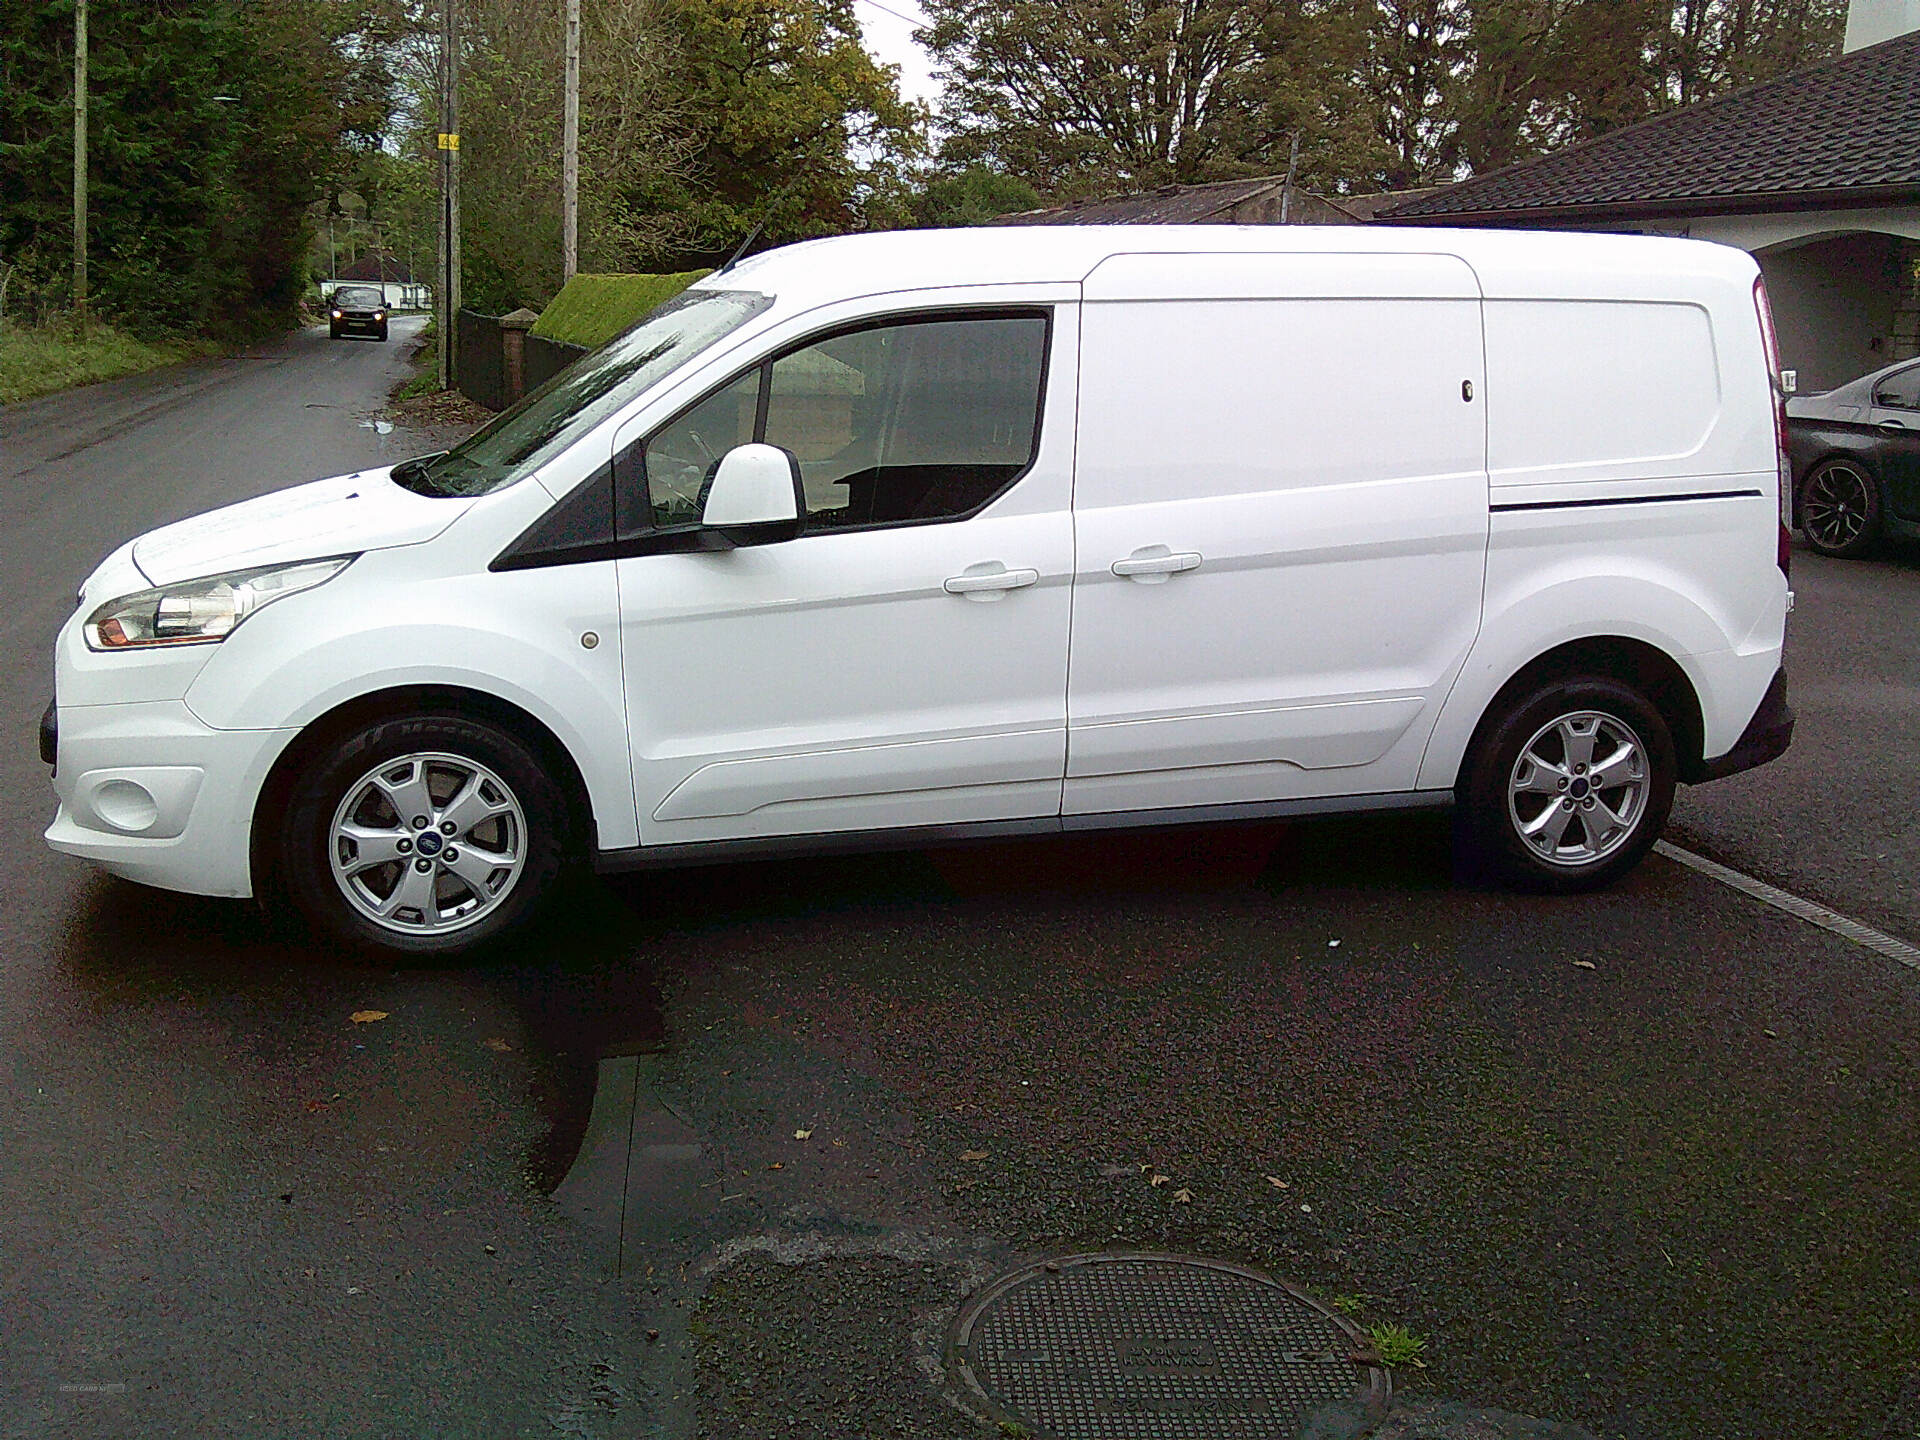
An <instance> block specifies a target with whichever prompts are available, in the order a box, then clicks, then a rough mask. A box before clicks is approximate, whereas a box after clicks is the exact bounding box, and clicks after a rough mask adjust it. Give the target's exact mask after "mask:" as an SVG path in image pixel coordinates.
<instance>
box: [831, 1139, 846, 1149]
mask: <svg viewBox="0 0 1920 1440" xmlns="http://www.w3.org/2000/svg"><path fill="white" fill-rule="evenodd" d="M833 1148H834V1149H836V1150H844V1149H846V1148H847V1142H846V1141H845V1140H841V1139H838V1138H836V1139H835V1140H834V1142H833Z"/></svg>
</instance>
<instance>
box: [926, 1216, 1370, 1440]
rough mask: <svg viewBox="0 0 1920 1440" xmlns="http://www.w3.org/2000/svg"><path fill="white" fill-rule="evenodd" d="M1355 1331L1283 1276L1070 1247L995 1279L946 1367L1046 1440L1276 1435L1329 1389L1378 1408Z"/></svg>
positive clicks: (975, 1304)
mask: <svg viewBox="0 0 1920 1440" xmlns="http://www.w3.org/2000/svg"><path fill="white" fill-rule="evenodd" d="M1370 1348H1371V1347H1370V1346H1369V1345H1368V1343H1367V1340H1366V1337H1365V1336H1364V1335H1362V1334H1361V1333H1360V1332H1359V1330H1357V1329H1356V1328H1355V1327H1354V1326H1353V1325H1352V1324H1351V1323H1350V1322H1348V1321H1347V1320H1346V1319H1345V1318H1344V1317H1342V1316H1340V1315H1338V1314H1336V1313H1335V1312H1334V1311H1332V1310H1329V1309H1328V1308H1327V1307H1326V1306H1324V1305H1322V1304H1320V1303H1319V1301H1317V1300H1314V1299H1313V1298H1311V1297H1310V1296H1308V1295H1306V1294H1304V1293H1302V1292H1301V1291H1299V1290H1297V1289H1295V1288H1294V1287H1292V1286H1290V1285H1287V1284H1284V1283H1282V1282H1281V1281H1278V1280H1274V1279H1272V1278H1270V1277H1269V1276H1266V1275H1262V1274H1261V1273H1260V1272H1259V1271H1257V1270H1249V1269H1246V1268H1245V1267H1244V1266H1240V1265H1229V1264H1226V1263H1225V1262H1223V1261H1219V1260H1205V1259H1199V1258H1196V1257H1193V1256H1185V1255H1148V1254H1118V1253H1109V1254H1096V1255H1070V1256H1065V1257H1062V1258H1060V1259H1057V1260H1048V1261H1045V1262H1043V1263H1041V1264H1038V1265H1031V1266H1028V1267H1027V1268H1026V1269H1024V1270H1016V1271H1014V1272H1012V1273H1011V1274H1008V1275H1003V1276H1001V1277H1000V1278H999V1279H997V1280H994V1281H991V1282H990V1283H989V1284H987V1285H986V1286H985V1287H984V1288H983V1289H982V1290H981V1291H980V1292H979V1293H978V1294H977V1295H975V1296H974V1297H973V1299H972V1300H970V1301H969V1302H968V1303H967V1305H966V1307H965V1308H964V1309H963V1310H962V1311H961V1312H960V1317H959V1319H958V1320H957V1321H955V1323H954V1329H953V1339H952V1342H951V1345H950V1347H949V1358H950V1359H951V1361H952V1372H953V1374H954V1376H955V1377H956V1378H957V1379H958V1380H959V1382H960V1383H961V1384H962V1385H963V1386H965V1387H966V1389H967V1391H968V1392H969V1397H968V1398H969V1399H970V1400H971V1401H972V1402H973V1404H974V1405H975V1407H976V1408H978V1409H980V1410H982V1411H983V1412H984V1413H985V1414H986V1415H987V1416H988V1418H990V1419H993V1420H998V1421H1002V1422H1006V1423H1010V1424H1015V1425H1021V1426H1024V1427H1025V1428H1026V1429H1027V1430H1028V1431H1030V1432H1031V1433H1032V1434H1034V1435H1035V1436H1038V1437H1043V1440H1284V1437H1286V1436H1289V1435H1291V1434H1293V1432H1294V1428H1295V1427H1296V1426H1297V1425H1298V1423H1299V1422H1300V1421H1301V1420H1302V1419H1304V1418H1305V1417H1306V1416H1307V1415H1309V1414H1311V1413H1312V1412H1313V1411H1314V1410H1316V1409H1318V1408H1319V1407H1320V1406H1322V1405H1325V1404H1327V1403H1329V1402H1330V1401H1334V1400H1361V1401H1364V1402H1367V1403H1369V1404H1370V1405H1372V1406H1374V1407H1377V1409H1379V1410H1384V1409H1385V1406H1386V1402H1387V1399H1388V1391H1389V1383H1390V1382H1389V1380H1388V1377H1387V1372H1386V1371H1385V1370H1384V1369H1382V1368H1381V1367H1380V1366H1379V1365H1378V1364H1377V1363H1375V1362H1374V1360H1373V1357H1372V1355H1371V1353H1370Z"/></svg>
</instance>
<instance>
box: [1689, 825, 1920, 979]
mask: <svg viewBox="0 0 1920 1440" xmlns="http://www.w3.org/2000/svg"><path fill="white" fill-rule="evenodd" d="M1653 848H1654V849H1655V850H1657V851H1658V852H1659V853H1660V854H1662V855H1664V856H1666V857H1667V858H1668V859H1669V860H1677V861H1679V862H1680V863H1681V864H1682V865H1685V866H1686V867H1687V868H1688V869H1691V870H1698V871H1699V872H1700V873H1701V874H1702V875H1705V876H1707V877H1708V878H1709V879H1713V880H1718V881H1719V882H1720V883H1721V884H1722V885H1730V886H1732V887H1733V888H1734V889H1735V890H1738V891H1739V892H1740V893H1741V894H1743V895H1751V896H1752V897H1753V898H1754V899H1756V900H1758V901H1760V902H1761V903H1762V904H1764V905H1771V906H1772V907H1773V908H1774V909H1776V910H1784V911H1785V912H1786V913H1787V914H1789V915H1792V916H1794V917H1796V918H1798V919H1801V920H1804V921H1806V922H1807V923H1808V924H1809V925H1818V926H1819V927H1820V928H1821V929H1822V930H1830V931H1832V932H1833V933H1834V934H1835V935H1838V936H1840V937H1841V938H1842V939H1846V940H1851V941H1853V943H1854V944H1856V945H1864V946H1866V947H1867V949H1869V950H1871V951H1873V952H1874V953H1875V954H1877V955H1884V956H1886V957H1887V959H1889V960H1893V961H1897V962H1898V963H1900V964H1902V965H1904V966H1906V967H1907V968H1908V969H1909V970H1920V948H1916V947H1915V946H1912V945H1909V944H1907V942H1906V941H1904V940H1896V939H1895V938H1894V937H1893V936H1891V935H1888V934H1886V933H1885V932H1884V931H1880V930H1875V929H1874V928H1873V927H1872V926H1871V925H1862V924H1861V923H1860V922H1859V921H1858V920H1854V919H1850V918H1849V917H1847V916H1845V915H1842V914H1841V913H1840V912H1839V911H1837V910H1829V909H1828V908H1827V907H1826V906H1824V905H1816V904H1814V902H1813V901H1811V900H1802V899H1801V898H1800V897H1799V896H1798V895H1790V894H1788V893H1787V892H1786V891H1785V890H1782V889H1780V888H1779V887H1778V886H1775V885H1769V884H1767V882H1766V881H1764V880H1756V879H1754V878H1753V877H1752V876H1751V875H1742V874H1741V873H1740V872H1739V871H1738V870H1729V869H1728V868H1727V867H1726V866H1724V865H1720V864H1717V863H1715V862H1714V861H1712V860H1709V859H1707V858H1706V856H1704V855H1696V854H1694V853H1693V852H1692V851H1691V850H1682V849H1681V848H1680V847H1679V846H1678V845H1670V844H1668V843H1667V842H1666V841H1665V840H1661V841H1659V842H1658V843H1656V844H1655V845H1654V847H1653Z"/></svg>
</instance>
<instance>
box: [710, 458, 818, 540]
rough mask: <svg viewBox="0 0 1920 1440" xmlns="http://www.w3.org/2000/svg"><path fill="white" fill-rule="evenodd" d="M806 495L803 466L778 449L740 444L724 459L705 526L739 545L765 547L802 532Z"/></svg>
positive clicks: (713, 483)
mask: <svg viewBox="0 0 1920 1440" xmlns="http://www.w3.org/2000/svg"><path fill="white" fill-rule="evenodd" d="M805 511H806V492H805V491H804V490H803V489H802V488H801V484H800V462H799V461H798V460H796V459H795V458H794V457H793V454H792V453H791V452H790V451H786V450H782V449H781V448H780V447H779V446H778V445H736V446H735V447H734V448H733V449H731V450H729V451H728V452H727V453H726V454H725V455H722V456H721V457H720V463H719V464H718V465H717V466H715V467H714V472H713V479H712V480H711V481H709V482H708V484H707V493H706V497H705V499H704V500H703V501H702V503H701V507H700V523H701V524H703V525H705V526H706V527H707V528H708V529H710V530H718V531H720V532H721V533H722V534H723V535H725V536H726V538H727V539H728V540H730V541H732V542H733V543H734V544H735V545H765V544H767V543H769V542H771V541H775V540H791V539H792V538H793V537H794V536H796V535H798V534H799V533H800V517H801V515H802V514H804V513H805Z"/></svg>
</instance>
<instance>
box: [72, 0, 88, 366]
mask: <svg viewBox="0 0 1920 1440" xmlns="http://www.w3.org/2000/svg"><path fill="white" fill-rule="evenodd" d="M73 314H74V318H75V319H76V320H77V321H78V322H79V324H80V333H81V334H82V335H84V334H86V333H87V0H73Z"/></svg>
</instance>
